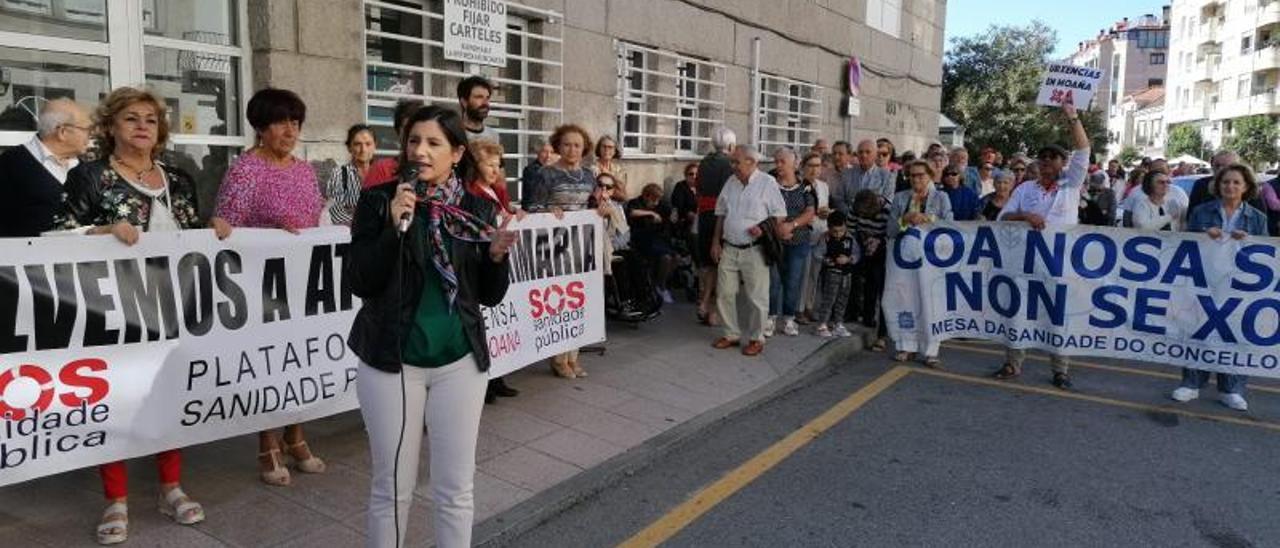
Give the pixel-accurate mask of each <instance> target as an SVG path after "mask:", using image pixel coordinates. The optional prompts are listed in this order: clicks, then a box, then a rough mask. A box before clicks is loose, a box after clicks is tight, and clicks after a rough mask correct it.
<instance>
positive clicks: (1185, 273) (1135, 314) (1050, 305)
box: [883, 223, 1280, 377]
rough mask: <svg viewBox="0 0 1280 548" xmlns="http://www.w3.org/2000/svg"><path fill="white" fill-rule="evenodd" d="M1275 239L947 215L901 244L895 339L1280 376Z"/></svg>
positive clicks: (891, 299)
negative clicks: (965, 340)
mask: <svg viewBox="0 0 1280 548" xmlns="http://www.w3.org/2000/svg"><path fill="white" fill-rule="evenodd" d="M1277 243H1280V241H1278V240H1276V239H1273V238H1255V237H1252V236H1250V237H1248V238H1246V239H1244V240H1239V241H1237V240H1231V239H1226V240H1212V239H1210V238H1209V237H1208V236H1206V235H1203V234H1188V233H1173V232H1137V231H1132V230H1125V229H1118V228H1101V227H1096V226H1077V227H1071V228H1069V229H1066V230H1064V231H1056V230H1049V229H1046V230H1044V231H1035V230H1031V229H1029V228H1028V227H1027V225H1026V224H1025V223H938V224H937V225H936V226H934V227H932V228H931V229H929V230H928V231H925V232H921V231H919V230H916V229H911V230H908V231H906V232H904V233H903V235H902V236H901V237H900V238H899V239H898V240H897V241H896V242H895V243H894V244H893V245H892V247H891V249H890V257H889V266H888V276H887V278H888V279H887V281H886V284H885V292H884V300H883V306H884V314H885V318H886V320H887V321H888V328H889V335H890V337H892V338H893V339H894V340H895V342H896V343H897V344H898V345H899V349H901V350H906V351H913V352H914V351H921V350H923V351H925V352H926V353H936V351H937V346H938V344H940V343H941V342H942V341H945V340H947V339H953V338H958V337H969V338H982V339H990V340H994V341H998V342H1001V343H1004V344H1006V345H1008V346H1011V347H1016V348H1039V349H1044V350H1051V351H1054V352H1057V353H1059V354H1062V355H1070V356H1100V357H1108V358H1120V359H1128V360H1140V361H1146V362H1152V363H1160V364H1166V365H1173V366H1186V367H1192V368H1196V369H1204V370H1209V371H1218V372H1225V373H1236V374H1244V375H1257V376H1264V377H1280V369H1277V366H1280V354H1278V350H1280V346H1277V345H1280V299H1278V298H1277V290H1280V287H1278V286H1280V259H1278V258H1277V253H1276V251H1277V249H1276V247H1277Z"/></svg>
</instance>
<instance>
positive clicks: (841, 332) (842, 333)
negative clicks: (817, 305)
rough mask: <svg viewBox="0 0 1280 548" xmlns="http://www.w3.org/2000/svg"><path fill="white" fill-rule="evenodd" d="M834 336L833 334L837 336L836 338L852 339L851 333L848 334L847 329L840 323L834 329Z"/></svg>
mask: <svg viewBox="0 0 1280 548" xmlns="http://www.w3.org/2000/svg"><path fill="white" fill-rule="evenodd" d="M834 334H835V336H837V337H852V336H853V333H850V332H849V328H847V327H845V326H844V324H842V323H838V324H836V328H835V331H834Z"/></svg>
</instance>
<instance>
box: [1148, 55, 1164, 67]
mask: <svg viewBox="0 0 1280 548" xmlns="http://www.w3.org/2000/svg"><path fill="white" fill-rule="evenodd" d="M1151 64H1153V65H1163V64H1164V53H1152V54H1151Z"/></svg>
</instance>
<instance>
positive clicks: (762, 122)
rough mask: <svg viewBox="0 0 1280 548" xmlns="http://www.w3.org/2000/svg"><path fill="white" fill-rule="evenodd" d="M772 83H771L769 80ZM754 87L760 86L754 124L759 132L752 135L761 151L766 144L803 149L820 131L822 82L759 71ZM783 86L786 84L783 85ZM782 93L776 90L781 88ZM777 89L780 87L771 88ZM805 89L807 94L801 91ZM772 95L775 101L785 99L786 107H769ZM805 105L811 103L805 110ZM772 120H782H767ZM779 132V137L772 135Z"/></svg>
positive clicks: (806, 148) (819, 134) (803, 150)
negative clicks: (778, 121) (783, 91)
mask: <svg viewBox="0 0 1280 548" xmlns="http://www.w3.org/2000/svg"><path fill="white" fill-rule="evenodd" d="M771 82H772V83H774V85H773V86H770V83H771ZM756 86H757V87H756V89H757V90H759V94H760V96H759V99H758V106H757V111H756V112H755V113H754V115H755V116H756V121H757V123H756V127H757V128H758V129H757V131H758V132H759V134H758V135H756V136H755V139H754V141H755V143H756V144H757V146H759V147H760V149H761V152H765V151H767V150H769V149H768V148H767V147H768V146H769V145H772V146H775V147H778V146H789V147H791V148H793V149H795V151H796V152H797V153H803V152H805V151H806V150H808V148H809V147H810V146H812V144H813V141H814V140H815V139H817V138H818V137H820V136H821V135H822V128H821V123H822V120H823V110H822V109H823V89H822V86H820V85H818V84H816V83H812V82H805V81H803V80H795V79H792V78H787V77H785V76H778V75H774V74H768V73H765V72H761V73H760V75H759V77H758V78H757V82H756ZM784 86H785V88H784ZM784 89H785V91H786V92H785V93H780V92H779V91H781V90H784ZM774 90H779V91H774ZM804 90H808V91H809V94H808V95H807V96H806V95H805V94H804V93H801V92H803V91H804ZM770 97H773V98H774V101H773V102H774V103H775V104H776V103H778V102H779V101H784V100H785V101H786V107H785V108H777V107H770V106H769V103H770V100H769V98H770ZM804 105H810V108H809V110H808V111H805V110H804V108H803V107H804ZM771 116H772V117H773V121H776V120H779V119H781V122H782V124H785V125H780V124H777V123H770V122H771V119H770V117H771ZM778 133H781V135H783V137H782V138H775V136H776V135H777V134H778Z"/></svg>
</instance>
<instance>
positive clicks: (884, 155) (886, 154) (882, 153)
mask: <svg viewBox="0 0 1280 548" xmlns="http://www.w3.org/2000/svg"><path fill="white" fill-rule="evenodd" d="M880 157H881V158H888V157H889V153H888V152H881V153H880Z"/></svg>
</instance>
